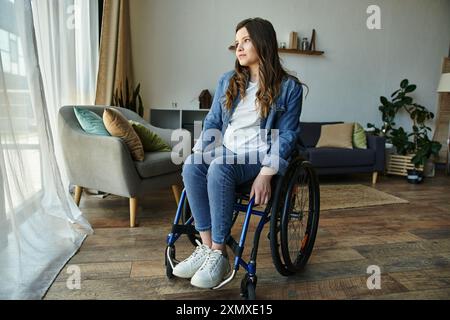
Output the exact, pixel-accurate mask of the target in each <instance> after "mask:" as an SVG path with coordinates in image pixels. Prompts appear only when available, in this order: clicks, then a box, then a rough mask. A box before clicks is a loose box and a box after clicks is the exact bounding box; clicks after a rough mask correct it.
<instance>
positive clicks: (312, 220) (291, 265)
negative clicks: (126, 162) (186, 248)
mask: <svg viewBox="0 0 450 320" xmlns="http://www.w3.org/2000/svg"><path fill="white" fill-rule="evenodd" d="M302 170H303V171H304V172H305V173H306V175H305V174H304V175H300V171H302ZM304 176H308V221H307V228H308V230H307V232H308V233H305V237H304V238H303V239H302V243H301V249H300V250H302V251H299V252H298V256H297V257H296V259H295V261H294V262H292V258H291V257H290V254H289V248H288V244H287V243H286V239H287V237H288V235H287V232H288V231H286V228H287V224H288V223H289V221H290V219H291V218H292V217H294V216H295V217H300V216H301V219H303V217H304V211H303V210H302V211H301V212H299V213H295V214H291V213H289V214H288V213H287V212H290V210H291V209H292V210H293V208H292V205H291V204H290V201H291V200H290V197H291V195H292V194H294V195H296V194H297V193H293V192H294V191H295V192H297V191H296V189H295V183H296V179H297V178H299V177H304ZM274 178H277V181H276V185H275V192H273V196H272V197H271V199H270V200H269V203H268V204H267V206H266V207H265V210H264V211H260V210H255V209H254V205H255V204H254V203H255V199H254V197H253V198H252V199H249V196H248V193H240V192H237V194H236V199H237V202H236V203H235V204H234V216H233V221H232V227H233V226H234V224H235V222H236V220H237V217H238V216H239V214H240V213H241V212H245V218H244V223H243V226H242V231H241V235H240V239H239V242H237V241H236V240H235V239H234V238H233V237H232V236H231V234H230V235H229V236H228V238H227V241H226V244H227V245H228V247H230V248H231V250H232V251H233V253H234V255H235V258H234V263H233V271H232V273H231V275H230V276H229V277H228V278H226V279H225V280H223V281H222V282H221V283H220V284H219V285H217V286H216V287H214V288H212V289H219V288H222V287H223V286H225V285H226V284H228V283H230V282H231V281H232V280H233V279H234V277H235V276H236V273H237V271H238V270H239V268H240V267H243V268H244V269H245V270H246V272H247V273H246V276H245V277H244V278H243V280H242V282H241V296H243V297H244V298H246V299H249V300H253V299H255V298H256V297H255V290H256V283H257V276H256V258H257V254H258V246H259V239H260V237H261V232H262V231H263V229H264V226H265V225H266V224H267V223H268V222H269V221H270V222H271V227H270V233H269V239H270V241H271V252H272V260H273V262H274V265H275V267H276V269H277V270H278V272H279V273H280V274H281V275H284V276H291V275H293V274H296V273H298V272H300V271H301V270H302V269H303V267H304V266H305V265H306V263H307V260H308V259H309V256H310V254H311V252H312V249H313V246H314V241H315V237H316V233H317V229H318V223H319V214H320V190H319V184H318V180H317V176H316V174H315V171H314V169H313V168H312V166H311V164H310V163H309V162H308V161H304V159H303V158H301V157H299V156H296V157H295V158H294V160H293V161H291V163H290V165H289V167H288V169H287V172H286V174H285V175H284V176H276V177H274ZM283 196H284V201H282V200H283ZM244 200H245V201H248V204H242V202H243V201H244ZM302 201H303V198H302ZM312 206H313V207H312ZM280 210H282V212H281V213H280ZM188 211H189V208H188V203H187V196H186V190H185V189H184V190H183V192H182V194H181V198H180V201H179V204H178V208H177V212H176V215H175V219H174V222H173V225H172V230H171V233H169V234H168V236H167V248H166V252H165V264H166V274H167V277H168V278H169V279H170V278H172V277H173V274H172V270H173V268H174V267H175V265H176V264H177V263H178V261H177V260H176V259H175V242H176V241H177V240H178V239H179V238H180V237H181V235H183V234H186V235H188V238H189V240H190V241H191V242H192V243H193V244H194V245H195V239H196V238H197V235H198V234H199V233H198V232H197V231H196V230H195V228H194V226H193V222H194V219H193V217H192V216H191V215H190V212H188ZM253 215H256V216H259V217H260V220H259V223H258V226H257V228H256V230H255V235H254V239H253V248H252V251H251V254H250V260H249V262H246V261H244V259H243V258H242V254H243V252H244V248H245V243H246V240H247V233H248V228H249V225H250V220H251V217H252V216H253ZM180 222H181V224H180ZM278 224H279V225H278ZM283 230H284V231H283ZM278 232H280V233H283V232H284V234H281V235H280V242H281V244H278V240H277V239H275V238H278V236H277V233H278ZM230 233H231V231H230ZM280 247H281V252H280ZM304 249H305V251H304V252H303V250H304ZM287 255H289V256H287Z"/></svg>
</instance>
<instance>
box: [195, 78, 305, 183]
mask: <svg viewBox="0 0 450 320" xmlns="http://www.w3.org/2000/svg"><path fill="white" fill-rule="evenodd" d="M233 74H234V71H229V72H227V73H225V74H223V75H222V76H221V78H220V80H219V83H218V86H217V89H216V92H215V95H214V99H213V102H212V106H211V110H210V111H209V113H208V114H207V116H206V118H205V120H204V123H203V131H202V135H201V136H200V138H199V140H198V141H197V143H196V145H195V146H194V149H197V150H201V151H205V149H206V148H207V147H208V146H209V147H208V149H210V148H211V147H214V145H217V144H218V143H220V144H221V143H222V141H211V140H213V139H210V138H209V139H208V138H207V137H206V136H204V135H203V133H204V132H205V131H206V130H209V129H217V130H220V131H221V133H222V137H223V135H224V134H225V131H226V129H227V127H228V124H229V122H230V119H231V117H232V115H233V113H234V111H235V110H236V107H237V105H238V104H239V101H240V97H239V96H238V97H237V98H236V99H235V101H234V102H233V106H232V109H231V111H229V110H228V109H227V108H226V91H227V90H228V86H229V83H230V79H231V77H232V76H233ZM302 103H303V87H302V85H301V84H300V83H299V82H298V81H297V80H296V79H295V78H294V77H290V76H289V77H286V78H285V79H283V81H282V84H281V92H280V94H279V96H278V98H277V99H276V101H275V102H274V103H273V104H272V106H271V108H270V111H269V114H268V116H267V118H265V119H261V125H260V129H265V130H267V131H266V132H267V134H268V137H267V143H268V145H269V148H268V151H267V154H266V155H265V156H264V158H263V160H262V162H261V165H262V166H266V167H271V168H274V169H275V171H277V172H278V174H281V175H284V173H285V172H286V169H287V167H288V164H289V160H290V157H291V154H292V152H293V151H294V149H295V148H296V145H297V141H299V139H300V114H301V110H302ZM272 129H278V130H279V131H278V135H274V136H271V131H270V130H272ZM213 142H214V145H211V144H212V143H213ZM275 143H276V146H277V148H273V145H274V144H275Z"/></svg>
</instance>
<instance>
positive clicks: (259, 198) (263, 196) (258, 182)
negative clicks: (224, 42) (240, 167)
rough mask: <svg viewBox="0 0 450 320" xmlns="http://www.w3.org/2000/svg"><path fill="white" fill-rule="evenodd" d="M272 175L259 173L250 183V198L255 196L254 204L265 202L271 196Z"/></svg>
mask: <svg viewBox="0 0 450 320" xmlns="http://www.w3.org/2000/svg"><path fill="white" fill-rule="evenodd" d="M271 180H272V175H267V174H266V175H264V174H261V173H260V174H259V175H258V176H257V177H256V179H255V181H254V182H253V185H252V191H251V192H250V199H252V198H253V196H255V205H260V204H267V203H268V202H269V200H270V196H271V185H270V181H271Z"/></svg>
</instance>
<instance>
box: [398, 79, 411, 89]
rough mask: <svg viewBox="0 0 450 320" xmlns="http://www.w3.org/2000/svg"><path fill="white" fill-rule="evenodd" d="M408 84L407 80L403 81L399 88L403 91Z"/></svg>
mask: <svg viewBox="0 0 450 320" xmlns="http://www.w3.org/2000/svg"><path fill="white" fill-rule="evenodd" d="M408 84H409V80H408V79H405V80H403V81H402V82H401V83H400V87H401V88H402V89H405V88H406V87H407V86H408Z"/></svg>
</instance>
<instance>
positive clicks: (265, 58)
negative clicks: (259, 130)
mask: <svg viewBox="0 0 450 320" xmlns="http://www.w3.org/2000/svg"><path fill="white" fill-rule="evenodd" d="M244 27H245V28H246V29H247V31H248V33H249V36H250V39H251V41H252V43H253V46H254V47H255V49H256V53H257V54H258V57H259V90H258V92H257V93H256V100H257V101H258V104H259V106H260V115H261V117H262V118H267V116H268V114H269V109H270V106H271V105H272V103H274V101H275V99H276V98H277V97H278V95H279V94H280V91H281V83H282V81H283V78H284V77H286V76H290V77H293V76H292V75H289V74H288V73H287V72H286V71H285V70H284V69H283V67H282V66H281V63H280V57H279V55H278V41H277V35H276V32H275V29H274V28H273V26H272V24H271V23H270V22H269V21H267V20H264V19H261V18H251V19H246V20H243V21H241V22H240V23H239V24H238V25H237V27H236V33H237V32H238V31H239V30H240V29H242V28H244ZM236 50H237V48H236ZM293 78H295V77H293ZM295 79H296V80H297V81H298V82H299V83H300V81H299V80H298V79H297V78H295ZM248 81H250V70H249V68H248V67H243V66H241V65H240V63H239V60H237V59H236V63H235V73H234V75H233V76H232V78H231V79H230V84H229V86H228V90H227V92H226V107H227V109H228V110H231V108H232V107H233V102H234V100H235V99H236V97H237V96H238V94H239V95H240V97H241V99H243V98H244V97H245V91H246V89H247V86H248Z"/></svg>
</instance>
